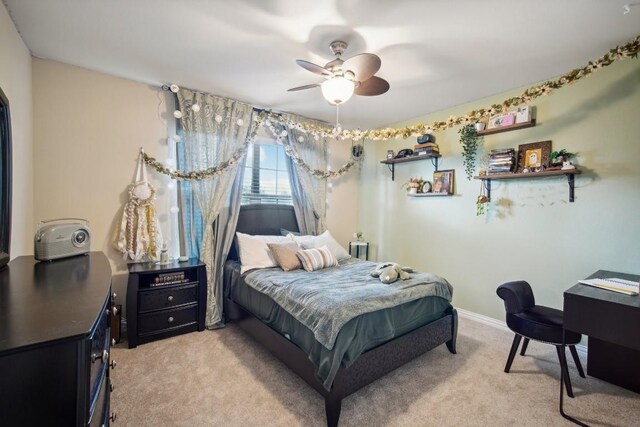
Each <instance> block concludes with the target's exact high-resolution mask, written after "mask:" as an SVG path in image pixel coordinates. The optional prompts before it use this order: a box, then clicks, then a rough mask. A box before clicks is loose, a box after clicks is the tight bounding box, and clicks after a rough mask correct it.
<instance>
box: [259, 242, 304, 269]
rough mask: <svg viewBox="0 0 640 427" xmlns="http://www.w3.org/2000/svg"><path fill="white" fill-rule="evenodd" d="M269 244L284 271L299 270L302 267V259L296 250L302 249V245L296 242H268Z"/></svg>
mask: <svg viewBox="0 0 640 427" xmlns="http://www.w3.org/2000/svg"><path fill="white" fill-rule="evenodd" d="M267 246H268V247H269V250H270V251H271V254H273V257H274V258H275V260H276V262H277V263H278V265H279V266H280V268H281V269H283V270H284V271H291V270H297V269H299V268H301V267H302V266H301V265H300V260H299V259H298V257H297V256H296V252H298V251H299V250H300V246H299V245H298V244H297V243H296V242H288V243H267Z"/></svg>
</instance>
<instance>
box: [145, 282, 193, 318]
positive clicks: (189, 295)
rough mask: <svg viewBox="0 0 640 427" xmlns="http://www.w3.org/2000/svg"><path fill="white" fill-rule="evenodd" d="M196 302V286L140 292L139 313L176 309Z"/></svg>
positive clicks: (189, 285)
mask: <svg viewBox="0 0 640 427" xmlns="http://www.w3.org/2000/svg"><path fill="white" fill-rule="evenodd" d="M197 301H198V284H197V283H191V284H188V285H184V286H172V287H170V288H161V289H152V290H144V291H140V296H139V298H138V304H139V308H138V311H139V312H140V313H143V312H146V311H153V310H162V309H165V308H171V307H177V306H181V305H185V304H191V303H196V302H197Z"/></svg>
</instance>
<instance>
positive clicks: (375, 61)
mask: <svg viewBox="0 0 640 427" xmlns="http://www.w3.org/2000/svg"><path fill="white" fill-rule="evenodd" d="M380 65H382V61H380V57H379V56H378V55H374V54H373V53H361V54H360V55H356V56H352V57H351V58H349V59H347V60H346V61H344V64H342V69H343V70H344V71H345V72H348V71H351V72H352V73H353V74H354V75H355V77H354V80H357V81H360V82H363V81H365V80H367V79H368V78H370V77H372V76H373V75H374V74H375V73H377V72H378V70H379V69H380Z"/></svg>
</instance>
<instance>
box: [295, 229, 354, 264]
mask: <svg viewBox="0 0 640 427" xmlns="http://www.w3.org/2000/svg"><path fill="white" fill-rule="evenodd" d="M290 237H292V238H293V240H295V242H296V243H298V244H299V245H300V246H302V247H303V248H304V249H312V248H321V247H322V246H326V247H327V248H329V250H330V251H331V252H332V253H333V255H335V257H336V258H337V259H338V261H343V260H345V259H349V258H351V255H349V252H347V250H346V249H345V248H343V247H342V246H340V243H338V242H336V239H334V238H333V236H332V235H331V233H329V230H327V231H325V232H324V233H322V234H321V235H319V236H291V235H290Z"/></svg>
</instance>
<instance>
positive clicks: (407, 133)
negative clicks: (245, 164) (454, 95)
mask: <svg viewBox="0 0 640 427" xmlns="http://www.w3.org/2000/svg"><path fill="white" fill-rule="evenodd" d="M639 50H640V35H639V36H637V37H636V38H635V39H633V40H632V41H630V42H628V43H626V44H624V45H621V46H616V47H615V48H613V49H611V50H609V52H607V53H606V54H604V55H603V56H602V57H601V58H599V59H597V60H595V61H589V63H588V64H587V65H585V66H584V67H582V68H575V69H573V70H571V71H569V72H568V73H565V74H564V75H562V76H560V77H558V78H557V79H555V80H549V81H546V82H544V83H542V84H540V85H537V86H532V87H530V88H528V89H527V90H525V91H524V92H523V93H522V94H521V95H519V96H514V97H511V98H508V99H506V100H504V101H503V102H502V103H501V104H493V105H491V106H490V107H488V108H480V109H478V110H472V111H470V112H469V113H467V114H466V115H464V116H450V117H449V118H448V119H447V120H445V121H435V122H433V123H431V124H430V125H429V124H425V123H420V124H416V125H413V126H406V127H403V128H384V129H372V130H360V129H355V130H344V129H340V128H338V129H336V128H332V127H329V126H319V125H315V124H311V123H302V122H297V121H294V120H292V119H290V118H287V117H284V116H283V115H281V114H278V113H274V112H272V111H268V110H262V111H260V113H258V115H257V116H256V117H255V118H254V130H253V132H252V134H251V136H250V137H249V138H247V142H246V144H245V145H243V146H242V147H241V148H239V149H238V150H236V151H235V152H234V153H233V154H232V155H231V157H230V158H229V159H227V160H225V161H223V162H221V163H219V164H218V165H217V166H214V167H211V168H207V169H202V170H196V171H189V172H181V171H178V170H175V169H170V168H168V167H166V166H165V165H163V164H162V163H160V162H159V161H157V160H156V159H155V158H153V157H151V156H149V155H147V154H144V161H145V163H146V164H147V165H149V166H150V167H152V168H154V169H155V170H156V171H157V172H159V173H162V174H164V175H168V176H169V177H171V178H173V179H178V180H186V181H198V180H203V179H208V178H211V177H213V176H215V175H220V174H222V173H224V172H225V171H226V170H227V169H228V168H230V167H232V166H233V165H235V164H236V163H237V162H238V161H239V160H240V159H241V158H242V156H244V155H245V153H246V151H247V146H248V144H249V143H250V142H251V141H253V138H254V137H255V133H256V131H257V128H258V126H265V127H267V128H268V129H269V130H270V131H271V132H272V134H273V135H274V137H275V138H276V139H277V141H278V143H279V144H281V145H284V146H285V153H286V154H287V155H288V156H289V157H291V158H292V159H293V160H294V162H295V163H296V164H297V165H298V166H300V167H302V168H303V169H305V170H306V171H308V172H310V173H311V174H312V175H313V176H315V177H317V178H320V179H328V178H338V177H340V176H342V175H344V174H345V173H347V172H348V171H349V170H351V169H352V168H353V166H355V164H356V162H355V161H353V160H352V161H349V162H348V163H346V164H345V165H343V166H342V167H341V168H340V169H338V170H337V171H324V170H320V169H313V168H312V167H311V166H309V164H308V163H306V162H305V161H304V160H302V158H300V156H299V155H298V154H297V153H296V152H295V149H294V148H293V147H291V146H290V145H288V144H284V138H285V137H286V136H287V134H286V131H283V132H281V133H279V134H278V133H277V131H276V129H275V126H273V123H279V124H281V125H284V126H286V127H287V128H288V129H295V130H298V131H300V132H303V133H307V134H311V135H313V137H314V138H315V139H316V140H318V139H319V138H336V139H352V140H361V139H362V140H364V139H369V140H376V141H379V140H386V139H399V138H403V139H406V138H409V137H418V136H421V135H423V134H425V133H431V132H435V131H441V130H446V129H449V128H452V127H454V126H457V125H461V124H470V123H475V122H478V121H481V120H483V119H488V118H490V117H491V116H494V115H496V114H500V113H503V112H506V111H507V110H508V109H509V108H512V107H517V106H519V105H523V104H528V103H530V102H531V101H533V100H534V99H537V98H539V97H541V96H543V95H549V94H551V93H552V92H553V91H554V90H557V89H560V88H562V87H564V86H566V85H570V84H573V83H575V82H576V81H578V80H580V79H582V78H585V77H589V76H590V75H591V74H592V73H594V72H595V71H598V70H601V69H602V68H605V67H608V66H609V65H611V64H613V63H614V62H615V61H619V60H622V59H626V58H637V57H638V51H639ZM164 87H165V88H166V89H169V90H171V91H172V92H177V91H178V89H179V88H178V86H176V85H171V86H164ZM198 108H199V107H198ZM174 116H175V117H176V118H181V117H182V112H180V111H176V112H174ZM217 119H218V118H217V117H216V120H217Z"/></svg>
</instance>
